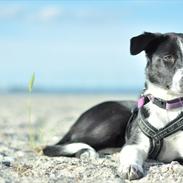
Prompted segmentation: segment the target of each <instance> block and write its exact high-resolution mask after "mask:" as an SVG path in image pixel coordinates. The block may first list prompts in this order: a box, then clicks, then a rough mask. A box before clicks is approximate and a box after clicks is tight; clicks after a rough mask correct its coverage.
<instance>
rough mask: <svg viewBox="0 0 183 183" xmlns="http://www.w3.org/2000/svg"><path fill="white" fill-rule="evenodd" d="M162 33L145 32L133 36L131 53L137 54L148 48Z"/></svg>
mask: <svg viewBox="0 0 183 183" xmlns="http://www.w3.org/2000/svg"><path fill="white" fill-rule="evenodd" d="M159 36H160V34H156V33H150V32H144V33H143V34H141V35H139V36H136V37H133V38H131V40H130V53H131V54H132V55H137V54H139V53H140V52H141V51H144V50H147V49H148V46H149V44H150V43H151V42H152V41H153V40H154V39H156V38H157V37H159Z"/></svg>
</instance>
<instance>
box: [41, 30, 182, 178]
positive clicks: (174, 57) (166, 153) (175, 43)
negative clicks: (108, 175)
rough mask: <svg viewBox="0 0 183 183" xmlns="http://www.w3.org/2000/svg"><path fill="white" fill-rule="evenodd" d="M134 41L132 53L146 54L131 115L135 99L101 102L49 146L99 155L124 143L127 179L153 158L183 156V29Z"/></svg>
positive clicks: (49, 151) (53, 152)
mask: <svg viewBox="0 0 183 183" xmlns="http://www.w3.org/2000/svg"><path fill="white" fill-rule="evenodd" d="M130 44H131V45H130V52H131V54H132V55H137V54H139V53H140V52H142V51H145V53H146V57H147V65H146V69H145V73H146V82H145V89H144V91H143V93H142V94H141V97H140V99H139V101H138V109H137V110H135V112H133V115H132V113H131V110H132V109H133V108H134V107H135V106H136V102H133V101H119V102H115V101H114V102H104V103H102V104H99V105H97V106H95V107H93V108H91V109H89V110H88V111H86V112H85V113H83V114H82V115H81V116H80V117H79V119H78V120H77V121H76V123H75V124H74V125H73V126H72V127H71V129H70V130H69V132H68V133H67V134H66V135H65V136H64V137H63V138H62V140H60V141H59V142H58V143H57V144H56V145H53V146H47V147H45V148H44V149H43V152H44V154H45V155H48V156H74V155H76V154H77V153H78V152H80V153H81V152H84V151H85V152H86V151H87V152H88V153H89V154H90V155H91V156H92V155H93V156H95V155H96V151H98V150H100V149H103V148H107V147H122V150H121V152H120V166H119V169H118V171H119V174H120V175H121V176H122V177H124V178H127V179H138V178H140V177H142V176H143V163H144V161H145V160H146V159H147V158H148V157H150V158H156V159H158V160H160V161H163V162H170V161H172V160H175V159H178V158H179V159H181V158H183V145H182V144H183V131H181V130H182V129H183V113H182V112H183V98H182V97H183V34H178V33H167V34H160V33H149V32H145V33H144V34H141V35H139V36H137V37H133V38H132V39H131V43H130ZM130 116H131V118H130ZM129 119H130V120H129ZM127 124H128V125H127ZM125 134H126V135H125ZM125 137H126V138H125Z"/></svg>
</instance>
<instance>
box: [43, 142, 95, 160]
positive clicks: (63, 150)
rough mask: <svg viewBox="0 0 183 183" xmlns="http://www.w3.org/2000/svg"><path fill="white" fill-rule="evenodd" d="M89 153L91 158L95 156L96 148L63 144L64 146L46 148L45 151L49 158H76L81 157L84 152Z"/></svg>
mask: <svg viewBox="0 0 183 183" xmlns="http://www.w3.org/2000/svg"><path fill="white" fill-rule="evenodd" d="M84 151H87V152H89V154H90V156H95V154H96V151H95V149H94V148H92V147H91V146H89V145H88V144H85V143H70V144H63V145H61V144H60V145H59V144H56V145H53V146H46V147H45V148H44V149H43V153H44V155H47V156H51V157H54V156H69V157H71V156H75V155H76V154H78V155H80V154H81V153H82V152H84Z"/></svg>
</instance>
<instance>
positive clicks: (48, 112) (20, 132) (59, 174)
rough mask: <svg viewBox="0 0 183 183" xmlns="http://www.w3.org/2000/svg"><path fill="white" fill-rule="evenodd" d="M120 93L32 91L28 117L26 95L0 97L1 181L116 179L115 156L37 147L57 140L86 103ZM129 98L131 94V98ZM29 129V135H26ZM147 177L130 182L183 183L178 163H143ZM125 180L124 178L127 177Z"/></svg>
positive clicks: (103, 182) (106, 182) (91, 182)
mask: <svg viewBox="0 0 183 183" xmlns="http://www.w3.org/2000/svg"><path fill="white" fill-rule="evenodd" d="M129 97H130V96H126V97H124V96H120V95H118V96H117V95H114V96H112V95H111V96H109V95H60V96H51V95H34V96H32V98H31V102H32V122H31V123H30V121H29V108H28V103H29V98H28V97H27V96H22V95H16V96H15V95H14V96H13V95H2V96H0V183H1V182H2V183H3V182H6V183H11V182H12V183H15V182H17V183H18V182H23V183H26V182H34V183H36V182H44V183H46V182H60V183H80V182H81V183H95V182H98V183H120V182H124V180H123V179H121V178H119V176H118V175H117V172H116V169H117V166H118V163H119V160H118V155H119V153H115V154H113V155H107V156H103V157H101V158H99V159H93V160H88V159H86V158H82V159H77V158H66V157H58V158H49V157H46V156H43V155H41V151H40V149H41V147H42V146H44V145H46V144H52V143H55V142H57V141H58V140H59V139H60V138H61V137H62V136H63V135H64V134H65V133H66V131H67V130H68V129H69V127H70V126H71V125H72V124H73V123H74V121H75V120H76V118H77V117H78V116H79V115H80V114H81V113H82V112H83V111H84V110H86V109H88V108H89V107H91V106H93V105H95V104H98V103H100V102H102V101H106V100H121V99H124V98H129ZM132 98H134V97H132ZM30 134H31V135H30ZM145 169H146V176H145V177H144V178H142V179H140V180H137V181H132V182H135V183H138V182H139V183H148V182H154V183H155V182H160V183H163V182H166V183H169V182H170V183H171V182H180V183H182V182H183V167H182V166H181V165H180V164H179V163H178V162H172V163H170V164H162V163H158V162H152V161H151V162H146V164H145ZM126 182H129V181H126Z"/></svg>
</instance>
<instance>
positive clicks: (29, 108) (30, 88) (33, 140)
mask: <svg viewBox="0 0 183 183" xmlns="http://www.w3.org/2000/svg"><path fill="white" fill-rule="evenodd" d="M34 82H35V73H33V74H32V76H31V79H30V80H29V84H28V92H29V100H28V122H29V130H30V131H29V144H30V146H31V147H32V148H35V138H34V134H33V128H32V103H31V94H32V90H33V86H34Z"/></svg>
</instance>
